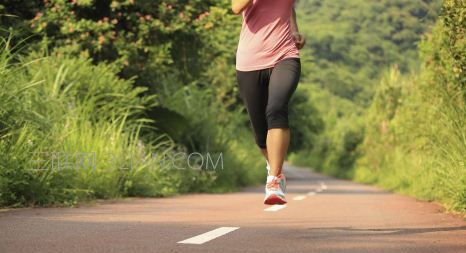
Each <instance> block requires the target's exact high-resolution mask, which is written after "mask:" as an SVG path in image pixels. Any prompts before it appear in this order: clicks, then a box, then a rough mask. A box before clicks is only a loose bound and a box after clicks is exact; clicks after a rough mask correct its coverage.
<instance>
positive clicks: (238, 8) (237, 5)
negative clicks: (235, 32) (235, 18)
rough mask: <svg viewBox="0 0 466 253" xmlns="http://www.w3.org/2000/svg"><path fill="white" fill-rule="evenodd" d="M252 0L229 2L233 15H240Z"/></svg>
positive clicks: (233, 0)
mask: <svg viewBox="0 0 466 253" xmlns="http://www.w3.org/2000/svg"><path fill="white" fill-rule="evenodd" d="M252 1H253V0H231V10H232V11H233V13H234V14H236V15H238V14H240V13H241V12H242V11H243V10H244V9H245V8H246V7H247V6H248V5H249V4H250V3H251V2H252Z"/></svg>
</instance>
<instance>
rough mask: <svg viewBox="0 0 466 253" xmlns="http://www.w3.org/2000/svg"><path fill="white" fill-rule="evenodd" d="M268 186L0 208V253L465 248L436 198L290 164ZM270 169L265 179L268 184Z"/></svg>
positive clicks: (464, 233)
mask: <svg viewBox="0 0 466 253" xmlns="http://www.w3.org/2000/svg"><path fill="white" fill-rule="evenodd" d="M284 171H285V175H286V176H287V179H288V186H287V199H288V204H286V205H284V206H279V205H275V206H266V205H264V204H262V200H263V197H264V196H263V194H264V189H263V187H250V188H246V189H244V190H243V191H241V192H237V193H229V194H189V195H183V196H177V197H172V198H135V199H127V200H121V201H115V202H112V203H108V202H104V203H101V204H97V205H94V206H86V207H79V208H29V209H17V210H7V211H1V212H0V252H1V253H9V252H18V253H19V252H34V253H39V252H47V253H49V252H60V253H72V252H86V253H92V252H99V253H103V252H125V253H127V252H221V253H228V252H261V253H262V252H266V253H271V252H280V253H283V252H322V253H325V252H351V253H353V252H396V253H404V252H422V253H426V252H442V253H447V252H448V253H451V252H466V221H464V220H463V219H462V218H461V217H459V216H455V215H450V214H445V213H443V212H442V209H441V208H440V207H439V206H438V205H436V204H432V203H426V202H421V201H416V200H415V199H414V198H411V197H406V196H401V195H397V194H392V193H389V192H386V191H383V190H380V189H377V188H375V187H372V186H366V185H361V184H356V183H353V182H350V181H345V180H337V179H334V178H329V177H326V176H322V175H320V174H317V173H313V172H311V171H310V170H308V169H304V168H297V167H293V166H289V165H286V166H285V169H284ZM265 173H266V172H265V168H264V180H265Z"/></svg>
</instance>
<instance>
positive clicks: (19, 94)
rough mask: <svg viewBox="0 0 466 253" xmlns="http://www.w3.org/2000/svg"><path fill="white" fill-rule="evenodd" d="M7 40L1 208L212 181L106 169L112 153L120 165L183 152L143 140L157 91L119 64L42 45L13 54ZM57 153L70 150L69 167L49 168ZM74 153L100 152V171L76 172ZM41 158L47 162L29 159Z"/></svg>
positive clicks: (156, 192) (0, 76)
mask: <svg viewBox="0 0 466 253" xmlns="http://www.w3.org/2000/svg"><path fill="white" fill-rule="evenodd" d="M10 41H11V40H10V39H9V38H8V39H5V40H3V41H1V44H0V66H1V69H0V90H1V92H0V154H1V155H0V206H22V205H30V204H31V205H50V204H64V205H74V204H76V203H78V202H79V201H82V200H87V199H91V198H114V197H120V196H132V195H133V196H134V195H138V196H166V195H172V194H177V193H180V192H187V191H189V190H191V189H192V185H193V183H192V182H193V178H197V177H198V180H197V181H200V182H210V181H213V180H214V179H213V178H212V177H205V176H198V174H200V173H199V172H198V171H194V170H186V171H178V170H174V169H172V170H164V169H162V168H161V166H159V165H158V164H156V166H154V169H150V168H145V167H144V166H141V165H140V166H139V167H138V169H130V170H122V169H119V168H118V166H117V168H115V169H107V168H108V167H112V166H113V164H112V163H111V162H109V161H108V160H109V159H111V156H109V155H107V153H114V154H116V160H115V161H117V163H118V154H121V155H122V158H121V160H122V162H121V163H122V167H124V168H130V167H131V164H130V163H131V154H133V156H134V157H133V159H134V160H133V167H134V166H135V165H136V163H137V161H138V160H137V159H138V158H139V156H140V154H141V153H144V154H145V156H146V160H147V161H148V162H149V161H151V157H150V156H151V153H154V154H155V155H156V156H157V158H159V159H161V158H162V157H163V153H166V152H172V151H173V152H175V151H176V150H178V149H180V147H178V146H177V145H176V144H175V143H174V142H173V141H172V140H171V139H169V138H167V137H166V136H164V135H162V134H152V135H148V136H146V138H145V139H144V140H143V139H142V138H141V135H140V130H141V129H143V128H147V127H148V125H149V123H150V122H151V121H152V120H149V119H147V118H144V117H143V115H144V110H146V109H147V108H149V107H151V106H154V104H155V101H156V99H155V96H147V95H144V94H143V92H144V91H145V88H141V87H137V88H135V87H133V80H124V79H121V78H119V77H118V75H117V73H118V72H119V69H118V68H117V67H116V66H115V65H112V64H98V65H93V64H92V62H91V60H90V59H89V58H88V57H87V56H85V55H82V56H81V57H79V58H76V57H69V56H67V55H64V54H60V53H50V54H49V53H48V52H47V51H45V50H43V51H35V52H31V53H28V54H25V53H22V54H19V53H12V46H11V45H10ZM154 133H156V132H154ZM60 151H63V152H65V153H66V154H69V153H70V152H71V155H72V157H70V162H72V167H73V168H72V169H70V168H65V169H63V170H52V159H51V158H52V154H51V152H60ZM30 152H48V154H32V153H30ZM76 152H95V154H96V162H95V165H96V167H95V170H91V169H87V170H86V169H80V170H76V168H75V167H74V166H75V156H76ZM172 154H173V153H172ZM62 157H63V156H62ZM38 159H44V160H46V161H41V162H39V161H31V160H38ZM62 161H63V158H62ZM185 163H186V162H185V161H184V162H183V161H180V166H182V165H183V164H185ZM194 164H195V163H194ZM36 169H44V170H43V171H33V170H36ZM197 184H199V183H197Z"/></svg>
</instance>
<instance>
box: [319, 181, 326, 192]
mask: <svg viewBox="0 0 466 253" xmlns="http://www.w3.org/2000/svg"><path fill="white" fill-rule="evenodd" d="M320 187H321V188H322V189H323V190H326V189H327V185H326V184H325V183H324V182H320Z"/></svg>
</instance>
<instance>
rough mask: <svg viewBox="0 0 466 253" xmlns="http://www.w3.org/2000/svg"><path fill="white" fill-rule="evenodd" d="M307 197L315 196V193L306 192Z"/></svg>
mask: <svg viewBox="0 0 466 253" xmlns="http://www.w3.org/2000/svg"><path fill="white" fill-rule="evenodd" d="M307 195H309V196H312V195H316V193H315V192H308V193H307Z"/></svg>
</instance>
